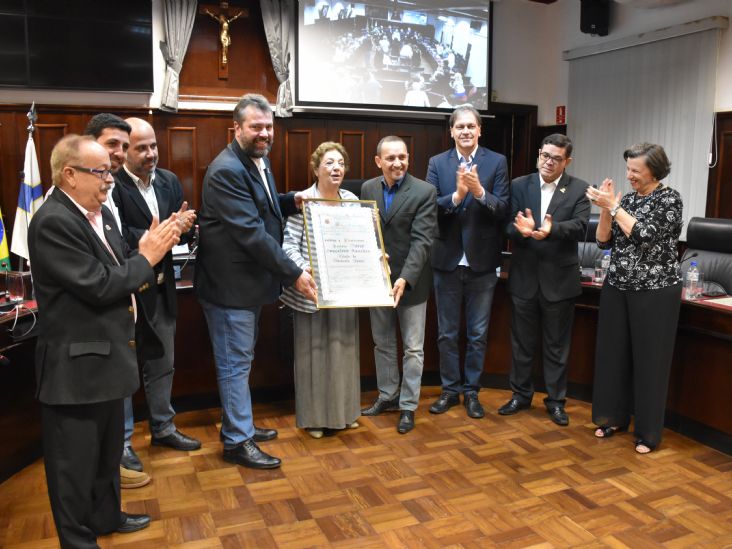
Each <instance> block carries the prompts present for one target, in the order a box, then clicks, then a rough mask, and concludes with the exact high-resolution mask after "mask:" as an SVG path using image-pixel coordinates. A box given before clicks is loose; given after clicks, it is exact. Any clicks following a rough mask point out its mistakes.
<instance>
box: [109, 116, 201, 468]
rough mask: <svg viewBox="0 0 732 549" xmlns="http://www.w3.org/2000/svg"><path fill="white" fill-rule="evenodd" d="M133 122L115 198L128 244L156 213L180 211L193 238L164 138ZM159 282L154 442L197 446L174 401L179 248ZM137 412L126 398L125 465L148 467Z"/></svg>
mask: <svg viewBox="0 0 732 549" xmlns="http://www.w3.org/2000/svg"><path fill="white" fill-rule="evenodd" d="M125 123H126V124H128V126H129V127H130V135H129V143H130V146H129V149H128V150H127V158H126V160H125V161H124V166H123V168H122V169H121V170H118V171H117V173H115V176H114V178H115V182H116V185H115V188H114V191H113V195H112V196H113V199H114V202H115V204H116V205H117V208H118V210H119V216H120V218H121V220H122V227H123V231H122V232H123V236H124V238H125V240H126V242H127V245H128V246H129V247H130V249H132V250H136V249H137V246H138V242H139V240H140V237H141V236H142V235H143V234H144V233H145V230H146V227H148V226H149V225H150V224H151V223H152V220H153V218H158V219H159V220H164V219H168V218H169V217H170V216H171V215H172V214H173V213H175V212H177V219H178V223H179V225H180V230H181V242H188V238H189V237H190V236H191V232H192V227H193V223H194V221H195V219H196V214H195V212H194V211H193V210H189V209H188V203H187V202H185V201H184V200H183V189H182V187H181V184H180V181H178V177H176V175H175V174H174V173H173V172H171V171H168V170H164V169H161V168H158V167H157V165H158V144H157V138H156V136H155V130H154V129H153V127H152V126H151V125H150V124H149V123H148V122H146V121H145V120H142V119H140V118H128V119H127V120H125ZM155 275H156V276H155V282H156V284H155V286H154V287H153V288H152V291H150V292H148V294H149V297H148V298H147V299H148V302H147V303H146V304H145V305H146V306H147V307H148V310H150V311H154V314H152V320H151V322H152V325H153V327H154V328H155V331H156V332H157V334H158V336H159V337H160V340H161V341H162V343H163V347H164V349H165V354H164V355H163V356H162V357H160V358H158V359H154V360H146V361H144V362H141V366H142V379H143V387H144V389H145V399H146V401H147V406H148V409H149V411H150V434H151V444H152V445H154V446H167V447H169V448H173V449H175V450H181V451H192V450H197V449H198V448H200V447H201V443H200V442H199V441H198V440H196V439H194V438H191V437H189V436H187V435H185V434H183V433H181V432H180V431H179V430H178V429H177V428H176V426H175V422H174V418H175V410H174V409H173V407H172V405H171V403H170V397H171V393H172V388H173V371H174V367H173V366H174V362H175V357H174V351H175V324H176V315H177V312H178V301H177V294H176V288H175V276H174V274H173V254H172V252H168V253H167V254H165V257H164V258H163V260H162V261H161V262H160V263H158V264H157V265H155ZM133 430H134V418H133V414H132V397H128V398H126V399H125V447H124V453H123V455H122V466H123V467H125V468H126V469H131V470H133V471H139V472H142V462H141V461H140V459H139V458H138V456H137V454H136V453H135V451H134V450H133V449H132V433H133Z"/></svg>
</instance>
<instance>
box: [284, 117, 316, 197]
mask: <svg viewBox="0 0 732 549" xmlns="http://www.w3.org/2000/svg"><path fill="white" fill-rule="evenodd" d="M318 144H319V143H318ZM318 144H316V143H314V140H313V132H312V131H311V130H307V129H290V130H285V138H284V158H283V160H284V162H283V164H284V180H282V183H281V189H280V190H283V189H284V192H290V191H300V190H303V189H307V188H308V187H309V186H310V185H311V183H312V182H313V181H314V176H313V174H311V173H310V155H311V154H312V152H313V150H314V149H315V147H316V146H317V145H318Z"/></svg>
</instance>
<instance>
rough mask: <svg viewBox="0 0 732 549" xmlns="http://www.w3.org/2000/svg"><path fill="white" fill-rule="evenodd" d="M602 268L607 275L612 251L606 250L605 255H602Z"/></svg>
mask: <svg viewBox="0 0 732 549" xmlns="http://www.w3.org/2000/svg"><path fill="white" fill-rule="evenodd" d="M602 268H603V269H604V270H605V274H606V275H607V270H608V269H609V268H610V250H605V253H604V254H603V255H602Z"/></svg>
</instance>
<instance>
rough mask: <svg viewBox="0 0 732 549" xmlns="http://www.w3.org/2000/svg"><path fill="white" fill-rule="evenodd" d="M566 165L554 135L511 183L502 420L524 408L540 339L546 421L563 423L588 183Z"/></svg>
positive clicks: (564, 143) (566, 155) (563, 144)
mask: <svg viewBox="0 0 732 549" xmlns="http://www.w3.org/2000/svg"><path fill="white" fill-rule="evenodd" d="M571 162H572V142H571V141H570V140H569V138H568V137H567V136H565V135H561V134H558V133H555V134H552V135H549V136H547V137H545V138H544V140H543V141H542V143H541V149H539V157H538V159H537V163H536V167H537V168H538V173H532V174H529V175H525V176H523V177H518V178H516V179H514V180H513V182H512V183H511V219H512V221H510V222H509V223H508V226H507V229H506V232H507V234H508V236H509V238H510V239H511V241H512V243H513V246H512V248H511V251H512V255H511V270H510V273H509V277H508V290H509V293H510V294H511V312H512V314H511V350H512V359H511V377H510V381H511V389H512V390H513V395H512V396H511V399H510V400H509V401H508V402H507V403H506V404H504V405H503V406H501V407H500V408H499V409H498V413H499V414H501V415H504V416H508V415H513V414H515V413H517V412H519V411H521V410H524V409H527V408H530V407H531V399H532V398H533V396H534V386H533V384H532V382H531V369H532V366H533V364H534V355H535V354H536V350H537V347H538V343H539V339H540V338H541V341H542V353H541V354H542V361H543V363H544V383H545V384H546V391H547V397H546V398H545V399H544V405H545V406H546V409H547V412H548V413H549V418H550V419H551V420H552V421H553V422H554V423H556V424H557V425H561V426H565V425H569V417H568V416H567V413H566V412H565V410H564V403H565V400H566V398H565V397H566V394H567V359H568V358H569V345H570V342H571V339H572V321H573V318H574V298H576V297H577V296H578V295H580V293H581V292H582V288H581V286H580V272H579V260H578V257H577V241H579V240H581V239H582V238H583V237H584V234H585V231H586V228H587V222H588V220H589V217H590V202H589V201H588V200H587V197H586V196H585V190H586V189H587V183H586V182H584V181H582V180H581V179H577V178H576V177H572V176H571V175H569V174H566V173H564V170H565V168H566V167H567V166H569V164H570V163H571Z"/></svg>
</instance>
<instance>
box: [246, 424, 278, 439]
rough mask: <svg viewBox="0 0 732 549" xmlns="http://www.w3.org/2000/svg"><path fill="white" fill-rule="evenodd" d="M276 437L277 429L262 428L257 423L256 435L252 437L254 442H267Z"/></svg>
mask: <svg viewBox="0 0 732 549" xmlns="http://www.w3.org/2000/svg"><path fill="white" fill-rule="evenodd" d="M276 438H277V429H261V428H259V427H257V426H256V425H255V426H254V436H253V437H252V439H253V440H254V442H267V441H268V440H274V439H276Z"/></svg>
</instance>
